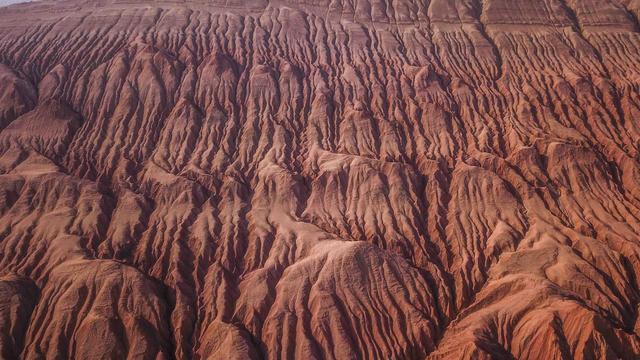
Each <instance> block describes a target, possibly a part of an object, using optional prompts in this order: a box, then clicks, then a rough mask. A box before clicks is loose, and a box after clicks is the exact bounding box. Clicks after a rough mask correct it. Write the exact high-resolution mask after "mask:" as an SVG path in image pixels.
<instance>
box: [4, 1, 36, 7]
mask: <svg viewBox="0 0 640 360" xmlns="http://www.w3.org/2000/svg"><path fill="white" fill-rule="evenodd" d="M29 1H31V0H0V6H7V5H11V4H17V3H22V2H29Z"/></svg>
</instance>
